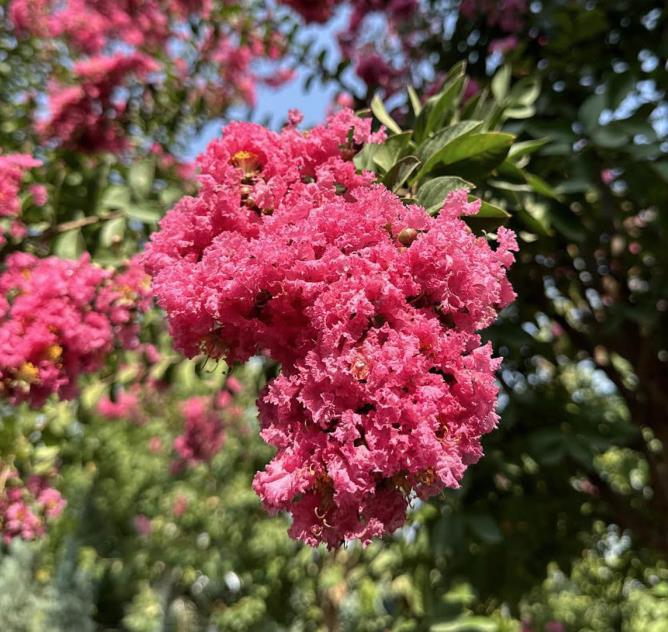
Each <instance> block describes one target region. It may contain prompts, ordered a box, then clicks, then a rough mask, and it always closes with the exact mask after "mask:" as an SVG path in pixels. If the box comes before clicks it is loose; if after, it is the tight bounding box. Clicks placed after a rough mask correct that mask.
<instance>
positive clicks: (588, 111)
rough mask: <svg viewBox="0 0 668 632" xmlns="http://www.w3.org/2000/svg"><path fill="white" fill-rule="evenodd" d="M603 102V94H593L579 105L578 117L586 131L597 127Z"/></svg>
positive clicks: (603, 106) (604, 99) (604, 100)
mask: <svg viewBox="0 0 668 632" xmlns="http://www.w3.org/2000/svg"><path fill="white" fill-rule="evenodd" d="M605 104H606V98H605V95H604V94H594V95H592V96H590V97H589V98H588V99H587V100H586V101H585V102H584V103H583V104H582V105H581V106H580V110H579V111H578V118H579V119H580V121H582V124H583V125H584V126H585V128H586V129H587V130H588V131H590V132H591V131H592V130H594V129H596V128H597V127H598V119H599V117H600V116H601V112H603V110H604V109H605Z"/></svg>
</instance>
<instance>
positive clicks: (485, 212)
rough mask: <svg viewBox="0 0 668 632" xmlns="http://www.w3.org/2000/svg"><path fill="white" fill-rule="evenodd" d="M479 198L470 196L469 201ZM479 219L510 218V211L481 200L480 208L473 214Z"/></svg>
mask: <svg viewBox="0 0 668 632" xmlns="http://www.w3.org/2000/svg"><path fill="white" fill-rule="evenodd" d="M476 199H478V198H476V197H474V196H470V197H469V202H472V201H474V200H476ZM473 217H476V218H478V219H508V218H509V217H510V213H509V212H508V211H506V210H504V209H502V208H501V207H500V206H495V205H494V204H491V203H489V202H486V201H485V200H480V210H479V211H478V212H477V213H476V214H475V215H474V216H473Z"/></svg>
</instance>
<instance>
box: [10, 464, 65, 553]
mask: <svg viewBox="0 0 668 632" xmlns="http://www.w3.org/2000/svg"><path fill="white" fill-rule="evenodd" d="M65 505H66V502H65V500H64V499H63V497H62V496H61V495H60V492H58V491H57V490H56V489H54V488H53V487H50V486H49V485H48V484H47V481H46V479H45V478H43V477H40V476H31V477H30V478H29V479H28V480H27V482H26V483H25V484H24V483H23V481H22V480H21V479H20V478H19V475H18V473H17V472H16V470H14V469H13V468H11V467H5V468H3V471H2V473H1V474H0V533H2V539H3V540H4V542H5V543H9V542H11V541H12V540H13V539H14V538H17V537H18V538H21V539H23V540H34V539H35V538H37V537H39V536H41V535H43V534H44V531H45V522H46V521H47V520H53V519H55V518H57V517H58V516H59V515H60V514H61V513H62V511H63V509H64V508H65Z"/></svg>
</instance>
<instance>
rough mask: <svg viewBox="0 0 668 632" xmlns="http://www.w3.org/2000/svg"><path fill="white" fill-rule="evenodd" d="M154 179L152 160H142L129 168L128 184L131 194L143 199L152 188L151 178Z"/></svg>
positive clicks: (153, 163)
mask: <svg viewBox="0 0 668 632" xmlns="http://www.w3.org/2000/svg"><path fill="white" fill-rule="evenodd" d="M154 177H155V161H154V160H152V159H148V160H143V161H142V162H138V163H137V164H134V165H132V167H130V172H129V173H128V184H129V185H130V188H131V189H132V192H133V193H134V194H135V195H136V196H137V197H138V198H140V199H143V198H145V197H146V196H147V195H148V194H149V193H150V191H151V189H152V188H153V178H154Z"/></svg>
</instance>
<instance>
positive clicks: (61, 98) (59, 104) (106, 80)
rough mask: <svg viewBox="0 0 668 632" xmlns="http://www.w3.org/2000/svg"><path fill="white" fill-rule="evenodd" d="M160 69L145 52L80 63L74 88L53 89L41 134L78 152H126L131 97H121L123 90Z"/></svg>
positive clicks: (76, 65) (57, 86) (50, 90)
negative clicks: (121, 90)
mask: <svg viewBox="0 0 668 632" xmlns="http://www.w3.org/2000/svg"><path fill="white" fill-rule="evenodd" d="M158 69H159V66H158V65H157V64H156V62H155V61H153V60H152V59H151V58H150V57H147V56H146V55H142V54H139V53H133V54H129V55H126V54H120V53H119V54H116V55H112V56H99V57H92V58H90V59H86V60H83V61H79V62H77V63H76V64H74V69H73V77H74V80H75V81H76V83H75V84H74V85H61V84H52V85H51V86H50V88H49V113H48V115H47V116H46V117H45V118H43V119H41V120H40V121H38V123H37V132H38V134H39V135H40V136H41V137H42V139H43V140H45V141H47V142H48V141H55V142H57V143H58V144H62V145H64V146H66V147H69V148H70V149H74V150H77V151H83V152H94V151H110V152H120V151H122V150H123V149H125V148H126V147H127V143H128V141H127V139H126V138H125V125H126V124H127V121H126V112H127V108H128V97H127V96H126V97H124V98H121V97H119V95H118V88H119V86H121V85H124V86H127V85H128V80H129V79H130V78H134V79H135V80H141V79H143V78H145V77H146V76H147V75H148V74H149V73H151V72H156V71H157V70H158Z"/></svg>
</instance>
